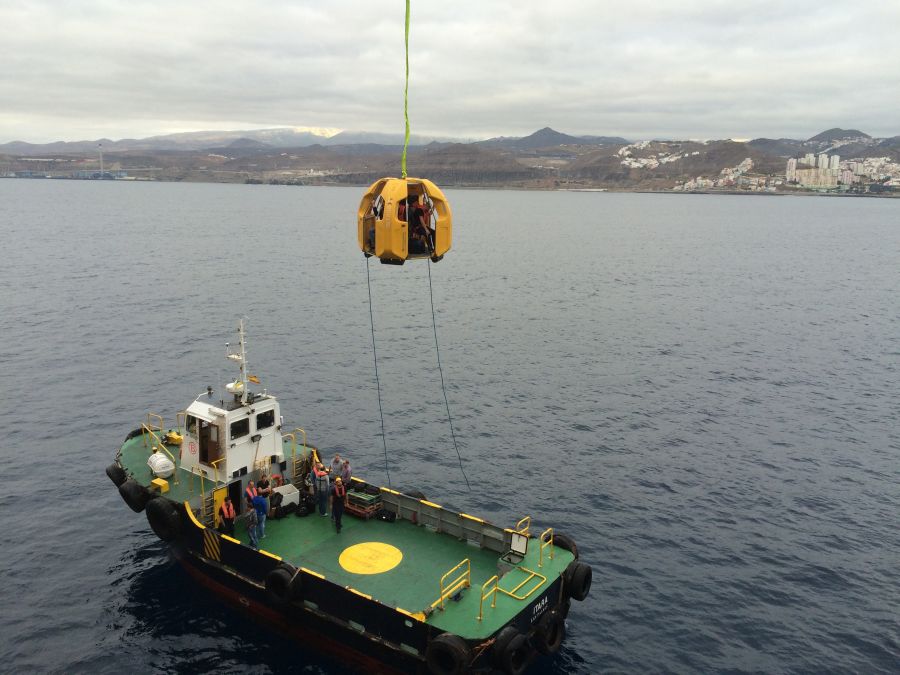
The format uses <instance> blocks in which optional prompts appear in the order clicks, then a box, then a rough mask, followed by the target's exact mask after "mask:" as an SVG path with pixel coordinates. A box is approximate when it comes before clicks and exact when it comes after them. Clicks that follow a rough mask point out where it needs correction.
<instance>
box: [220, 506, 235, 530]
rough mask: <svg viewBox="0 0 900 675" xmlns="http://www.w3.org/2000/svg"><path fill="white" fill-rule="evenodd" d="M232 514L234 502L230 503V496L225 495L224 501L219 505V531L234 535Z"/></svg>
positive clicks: (233, 514)
mask: <svg viewBox="0 0 900 675" xmlns="http://www.w3.org/2000/svg"><path fill="white" fill-rule="evenodd" d="M234 516H235V513H234V504H232V503H231V497H225V501H224V502H222V506H220V507H219V532H221V533H222V534H227V535H228V536H229V537H233V536H234Z"/></svg>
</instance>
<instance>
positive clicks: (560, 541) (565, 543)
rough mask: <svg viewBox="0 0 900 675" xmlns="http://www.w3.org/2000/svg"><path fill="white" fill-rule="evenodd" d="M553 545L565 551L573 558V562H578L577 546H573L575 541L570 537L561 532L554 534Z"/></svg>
mask: <svg viewBox="0 0 900 675" xmlns="http://www.w3.org/2000/svg"><path fill="white" fill-rule="evenodd" d="M553 545H554V546H559V547H560V548H564V549H566V550H567V551H569V552H570V553H571V554H572V555H574V556H575V560H578V546H576V545H575V540H574V539H572V537H570V536H568V535H565V534H563V533H561V532H554V533H553Z"/></svg>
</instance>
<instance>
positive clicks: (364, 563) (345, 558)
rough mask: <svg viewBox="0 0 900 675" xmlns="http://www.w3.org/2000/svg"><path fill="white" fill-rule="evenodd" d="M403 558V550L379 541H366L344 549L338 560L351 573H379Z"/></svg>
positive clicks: (387, 569) (392, 566)
mask: <svg viewBox="0 0 900 675" xmlns="http://www.w3.org/2000/svg"><path fill="white" fill-rule="evenodd" d="M401 560H403V551H401V550H400V549H399V548H397V547H396V546H391V545H390V544H385V543H383V542H380V541H367V542H364V543H362V544H356V545H354V546H350V547H348V548H345V549H344V552H343V553H341V557H340V558H338V562H339V563H341V567H343V568H344V569H345V570H346V571H348V572H352V573H353V574H381V573H382V572H387V571H389V570H392V569H394V568H395V567H396V566H397V565H399V564H400V561H401Z"/></svg>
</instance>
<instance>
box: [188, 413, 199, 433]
mask: <svg viewBox="0 0 900 675" xmlns="http://www.w3.org/2000/svg"><path fill="white" fill-rule="evenodd" d="M187 432H188V433H189V434H190V435H191V436H196V435H197V418H196V417H194V416H193V415H188V416H187Z"/></svg>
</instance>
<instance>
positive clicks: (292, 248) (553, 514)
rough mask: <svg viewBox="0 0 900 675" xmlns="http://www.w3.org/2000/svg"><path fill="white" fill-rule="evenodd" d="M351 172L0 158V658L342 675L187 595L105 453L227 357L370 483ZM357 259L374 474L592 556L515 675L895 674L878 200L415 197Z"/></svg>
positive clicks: (895, 451)
mask: <svg viewBox="0 0 900 675" xmlns="http://www.w3.org/2000/svg"><path fill="white" fill-rule="evenodd" d="M360 195H361V190H360V189H350V188H347V189H345V188H291V187H271V186H242V185H240V186H238V185H195V184H190V185H187V184H185V185H180V184H164V183H159V184H155V183H121V182H108V183H107V182H74V181H73V182H65V181H25V180H0V238H2V242H3V250H4V252H5V255H4V260H3V264H2V265H0V337H2V341H0V366H2V375H3V381H4V382H5V383H6V395H5V401H6V403H5V405H3V406H2V407H0V504H2V507H3V508H2V513H3V516H4V521H5V523H6V535H5V537H4V538H5V543H4V545H3V547H2V549H0V567H2V570H3V583H2V585H0V603H2V606H3V626H2V631H0V663H2V666H0V670H3V671H5V672H11V673H12V672H41V673H42V672H59V673H63V672H66V673H68V672H89V673H98V672H99V673H106V672H109V673H119V672H123V671H128V670H130V671H132V672H160V673H162V672H166V673H168V672H208V671H213V670H215V671H218V672H220V673H232V672H240V673H269V672H273V673H285V672H296V671H300V672H309V673H341V672H343V671H342V669H341V666H340V664H339V663H337V662H334V661H331V660H325V659H324V658H322V657H319V656H316V655H314V654H308V653H304V652H303V651H302V650H301V649H300V648H298V647H297V646H296V645H293V644H292V643H290V642H288V641H286V640H285V639H284V638H282V637H281V636H279V635H277V634H272V633H270V632H269V631H268V630H266V629H265V628H264V627H261V626H257V625H255V624H254V623H253V622H251V621H250V620H249V619H246V618H244V617H242V616H240V615H237V614H235V613H233V612H232V611H231V610H229V609H227V608H225V607H224V606H222V605H220V604H219V603H218V602H217V601H216V600H215V599H214V598H212V597H210V596H208V595H207V594H206V593H205V592H204V591H202V590H201V589H197V588H195V587H194V586H193V585H192V583H191V581H190V580H189V578H188V577H187V576H186V575H185V574H184V573H182V571H181V570H180V568H179V567H178V566H177V565H175V564H174V563H173V562H172V561H171V560H170V559H169V557H168V556H167V553H166V549H165V547H164V546H163V545H162V544H161V543H160V542H159V541H158V540H157V538H156V537H155V536H154V535H153V533H152V532H151V530H150V528H149V526H148V525H147V522H146V519H145V517H144V515H143V514H134V513H132V512H131V511H130V510H129V509H128V508H127V507H126V506H125V504H124V503H123V502H122V500H121V499H120V497H119V495H118V493H117V491H116V490H115V488H114V486H113V485H112V483H111V482H110V481H109V480H108V479H107V478H106V476H105V475H104V473H103V469H104V467H106V465H107V464H109V462H110V461H111V460H112V457H113V456H114V454H115V451H116V448H117V446H118V445H119V444H120V443H121V442H122V440H123V439H124V437H125V435H126V434H127V433H128V432H129V431H130V430H131V429H133V428H134V427H136V426H137V425H138V424H139V422H140V421H141V419H142V418H143V416H144V415H145V414H146V412H148V411H153V412H157V413H160V414H162V415H164V416H165V418H166V420H167V423H169V424H173V423H174V414H175V412H176V411H177V410H182V409H183V408H184V407H185V406H186V405H187V404H188V403H189V402H190V401H191V400H192V399H193V398H194V397H195V396H196V395H197V394H198V393H200V392H201V391H203V390H204V389H205V388H206V386H207V385H208V384H209V385H212V386H213V387H214V388H215V389H216V390H217V391H221V390H222V383H223V382H224V381H225V380H226V378H227V377H229V376H231V375H232V371H231V370H230V368H229V363H228V362H226V361H225V359H224V358H222V357H223V355H224V343H225V342H229V341H230V342H232V343H233V342H235V341H236V338H235V333H234V330H235V327H236V324H237V320H238V318H239V317H241V316H247V317H248V328H249V349H250V351H249V359H250V363H251V370H252V371H253V372H255V373H258V374H259V375H260V377H261V378H262V381H263V383H264V385H266V386H267V387H268V388H269V390H270V391H271V392H273V393H276V394H278V395H279V397H280V399H281V402H282V409H283V412H284V415H285V422H286V424H289V425H290V426H292V427H293V426H302V427H304V428H306V430H307V431H308V432H309V434H310V441H311V442H313V443H315V444H317V445H319V446H320V447H321V448H323V449H324V450H325V451H326V452H328V451H332V450H336V449H339V450H340V451H341V452H346V453H347V454H348V455H349V456H350V457H351V459H352V460H353V461H354V464H355V467H356V471H357V473H359V474H361V475H364V476H366V477H367V478H369V479H370V480H373V481H376V482H381V483H384V482H386V476H385V472H384V458H383V453H382V447H381V438H380V435H379V434H380V423H379V418H378V403H377V398H376V391H375V380H374V371H373V366H372V351H371V334H370V328H369V314H368V295H367V288H366V263H365V261H364V259H363V256H362V255H361V253H360V252H359V250H358V249H357V246H356V240H355V237H356V221H355V213H356V206H357V203H358V199H359V197H360ZM448 197H449V198H450V200H451V203H452V205H453V208H454V217H455V221H456V222H455V224H456V228H455V232H454V246H453V250H452V251H451V252H450V253H449V254H448V255H447V256H446V258H445V260H444V261H443V262H441V263H440V264H438V265H433V266H432V268H431V269H432V275H433V282H434V302H435V307H436V316H437V325H438V334H439V337H440V341H441V342H440V347H441V357H442V363H443V366H444V376H445V378H446V380H447V385H448V388H447V393H448V396H449V399H450V405H451V410H452V413H453V418H454V419H453V421H454V428H455V431H456V435H457V438H458V440H459V444H460V450H461V452H462V454H463V458H464V460H465V467H466V472H467V474H468V477H469V480H470V481H471V483H472V491H471V492H469V491H467V490H466V487H465V483H464V481H463V479H462V476H461V474H460V470H459V467H458V464H457V458H456V454H455V452H454V450H453V445H452V442H451V439H450V430H449V427H448V425H447V421H446V413H445V410H444V402H443V396H442V394H441V388H440V379H439V374H438V371H437V367H436V361H435V353H434V338H433V333H432V323H431V309H430V304H429V296H428V268H427V267H426V266H425V264H424V263H417V264H408V265H406V266H404V267H402V268H398V267H389V266H382V265H379V264H375V263H372V264H371V265H370V272H371V276H372V295H373V302H374V310H375V323H376V326H375V328H376V337H377V341H378V349H379V354H378V356H379V364H378V365H379V374H380V376H381V385H382V390H383V402H384V411H385V428H386V437H387V444H388V449H389V451H390V453H391V458H390V475H391V481H392V484H393V485H394V486H395V487H398V486H399V487H401V488H418V489H421V490H422V491H423V492H425V494H426V495H428V496H429V498H431V499H433V500H435V501H437V502H439V503H443V504H445V505H447V506H453V507H457V508H460V509H462V510H464V511H466V512H469V513H475V514H479V515H482V516H485V517H487V518H490V519H491V520H493V521H494V522H496V523H498V524H503V525H507V526H508V525H512V524H513V523H515V521H516V520H518V519H519V518H520V517H522V516H524V515H531V516H532V517H533V518H534V520H535V521H536V524H538V525H540V526H542V527H543V526H550V525H552V526H554V527H556V528H557V529H559V530H560V531H564V532H566V533H568V534H569V535H571V536H573V537H574V538H575V540H576V541H577V542H578V545H579V548H580V550H581V555H582V559H584V560H585V561H587V562H589V563H590V564H591V565H592V566H593V568H594V586H593V590H592V593H591V595H590V597H589V598H588V600H587V601H585V602H583V603H580V604H579V603H573V606H572V611H571V614H570V616H569V621H568V630H569V636H568V639H567V641H566V642H565V644H564V647H563V650H562V652H561V653H560V654H559V655H558V656H556V657H555V658H553V659H547V660H544V661H540V662H538V664H537V665H536V666H535V668H534V669H533V671H532V672H535V673H542V672H548V673H560V674H562V673H570V672H574V673H597V672H609V673H616V672H618V673H655V672H680V673H719V672H731V673H748V672H776V673H781V672H790V673H826V672H836V673H842V672H860V673H879V672H883V673H897V672H900V637H898V636H900V519H898V513H900V426H898V397H900V368H898V361H900V318H898V303H897V297H898V296H897V294H898V289H900V201H897V200H891V201H889V200H875V199H828V198H806V199H804V198H788V197H784V198H760V197H732V196H684V195H671V196H670V195H636V194H609V193H523V192H499V191H460V190H450V191H448Z"/></svg>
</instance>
